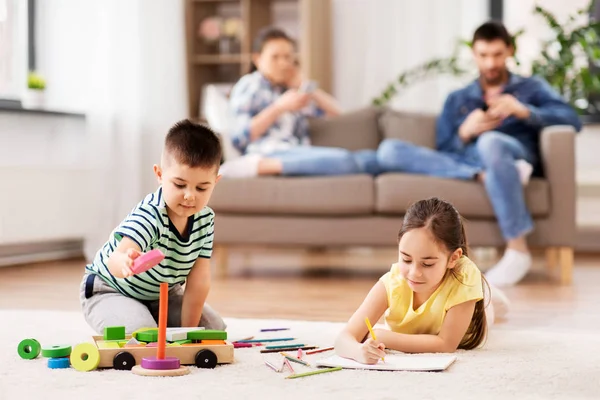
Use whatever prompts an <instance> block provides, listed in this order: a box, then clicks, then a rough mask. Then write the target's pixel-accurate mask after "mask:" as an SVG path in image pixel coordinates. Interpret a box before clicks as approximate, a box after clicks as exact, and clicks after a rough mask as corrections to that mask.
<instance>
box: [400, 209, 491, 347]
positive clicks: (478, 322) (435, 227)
mask: <svg viewBox="0 0 600 400" xmlns="http://www.w3.org/2000/svg"><path fill="white" fill-rule="evenodd" d="M418 228H426V229H428V230H429V231H430V232H431V234H432V235H433V237H434V239H435V241H436V242H437V243H438V244H440V245H443V246H444V247H445V248H446V249H447V250H448V251H449V252H450V253H453V252H454V251H456V250H457V249H462V252H463V254H464V255H465V256H468V255H469V253H468V245H467V235H466V234H465V227H464V224H463V219H462V217H461V215H460V214H459V212H458V211H457V210H456V208H454V206H453V205H452V204H450V203H448V202H447V201H444V200H441V199H439V198H437V197H432V198H429V199H426V200H420V201H417V202H416V203H414V204H412V205H411V206H410V207H409V208H408V210H406V214H405V215H404V221H403V223H402V228H401V229H400V232H399V233H398V241H400V239H402V236H404V234H405V233H406V232H408V231H411V230H413V229H418ZM459 265H460V264H459ZM456 269H457V267H455V268H452V269H448V270H447V272H446V274H449V273H450V274H452V275H453V276H454V278H456V279H457V280H458V281H459V282H461V283H462V281H461V279H460V271H457V270H456ZM444 278H445V277H444ZM481 279H482V285H483V290H484V292H485V291H486V288H487V289H488V293H489V285H488V283H487V281H486V280H485V278H484V277H483V275H482V277H481ZM484 297H487V296H484ZM486 334H487V321H486V317H485V304H484V300H483V299H482V300H479V301H478V302H477V303H476V304H475V312H474V313H473V318H472V319H471V324H470V325H469V328H468V329H467V332H466V333H465V336H464V337H463V339H462V340H461V342H460V344H459V345H458V348H459V349H465V350H471V349H474V348H476V347H477V346H479V345H480V344H481V343H482V342H483V340H484V339H485V337H486Z"/></svg>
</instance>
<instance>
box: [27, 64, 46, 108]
mask: <svg viewBox="0 0 600 400" xmlns="http://www.w3.org/2000/svg"><path fill="white" fill-rule="evenodd" d="M45 89H46V80H45V79H44V78H43V77H42V76H41V75H40V74H39V73H36V72H34V71H31V72H29V74H28V75H27V90H26V91H25V95H24V96H23V99H22V104H23V107H24V108H42V107H43V106H44V103H45V101H44V97H45V96H44V94H45V93H44V91H45Z"/></svg>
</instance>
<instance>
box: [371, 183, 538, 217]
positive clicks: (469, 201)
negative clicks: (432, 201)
mask: <svg viewBox="0 0 600 400" xmlns="http://www.w3.org/2000/svg"><path fill="white" fill-rule="evenodd" d="M375 194H376V197H375V198H376V203H375V210H376V211H377V212H380V213H384V214H404V213H405V212H406V210H407V209H408V207H409V206H410V205H411V204H412V203H414V202H415V201H418V200H421V199H425V198H428V197H439V198H442V199H444V200H447V201H449V202H451V203H452V204H454V206H455V207H456V208H457V209H458V211H459V212H460V213H461V214H462V215H463V217H465V218H495V216H494V211H493V209H492V205H491V203H490V201H489V199H488V196H487V193H486V191H485V188H484V186H483V185H482V184H480V183H478V182H469V181H461V180H454V179H442V178H435V177H430V176H425V175H416V174H383V175H380V176H379V177H377V178H376V180H375ZM525 199H526V202H527V206H528V207H529V210H530V212H531V214H532V215H533V216H534V217H546V216H548V214H549V213H550V185H549V184H548V182H547V181H546V180H543V179H532V180H531V181H530V182H529V185H528V186H527V188H526V190H525Z"/></svg>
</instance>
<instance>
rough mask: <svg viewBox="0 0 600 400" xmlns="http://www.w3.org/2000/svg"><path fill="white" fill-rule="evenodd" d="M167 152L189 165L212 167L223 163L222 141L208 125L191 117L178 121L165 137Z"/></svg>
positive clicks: (193, 166)
mask: <svg viewBox="0 0 600 400" xmlns="http://www.w3.org/2000/svg"><path fill="white" fill-rule="evenodd" d="M165 152H168V153H169V154H172V155H173V157H175V159H176V160H177V161H178V162H180V163H182V164H185V165H187V166H189V167H192V168H195V167H202V168H211V167H217V168H218V166H219V165H220V164H221V157H222V150H221V141H220V140H219V138H218V137H217V135H215V133H214V132H213V131H212V129H210V128H209V127H207V126H204V125H201V124H196V123H194V122H192V121H190V120H189V119H184V120H181V121H179V122H177V123H176V124H175V125H173V127H172V128H171V129H169V132H168V133H167V137H166V138H165Z"/></svg>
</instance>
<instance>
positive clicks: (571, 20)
mask: <svg viewBox="0 0 600 400" xmlns="http://www.w3.org/2000/svg"><path fill="white" fill-rule="evenodd" d="M594 3H595V0H591V1H590V3H589V5H588V6H586V7H584V8H582V9H580V10H578V11H576V12H575V13H573V14H571V15H569V16H568V18H567V20H566V21H565V22H564V23H562V24H561V23H559V22H558V20H557V18H556V17H555V16H554V15H553V14H552V13H551V12H549V11H548V10H547V9H545V8H543V7H541V6H539V5H536V6H535V8H534V14H536V15H539V16H540V17H542V18H543V19H544V21H545V22H546V24H547V25H548V27H549V28H550V30H551V32H552V37H551V38H550V39H548V40H545V41H543V42H542V50H541V51H540V53H539V55H538V57H537V58H536V59H534V60H533V62H532V64H531V71H529V73H530V74H531V75H539V76H541V77H543V78H545V79H546V80H547V81H548V82H549V83H550V85H552V86H553V87H554V88H555V89H556V90H557V91H558V92H559V93H560V94H561V95H562V96H563V97H564V98H565V100H566V101H568V102H569V103H570V104H571V105H572V106H573V107H574V108H575V109H576V110H577V111H578V112H579V113H580V114H583V115H588V116H589V115H596V114H598V115H600V104H595V103H599V102H598V101H596V102H594V101H589V100H590V99H593V98H594V96H595V95H596V96H598V95H599V94H600V77H599V76H598V73H597V72H596V73H594V72H593V71H592V69H593V66H599V67H600V39H599V38H600V22H594V21H589V20H587V19H586V18H581V17H582V16H584V15H590V11H591V10H593V7H594ZM582 19H583V20H585V21H584V22H582ZM522 33H523V30H520V31H519V32H518V33H517V34H515V36H514V39H513V40H514V47H515V61H516V62H517V64H518V59H517V41H518V40H517V39H518V37H519V36H520V35H521V34H522ZM463 45H467V46H471V43H470V42H468V41H465V40H461V41H459V46H458V47H457V49H456V51H455V52H454V54H453V55H452V56H451V57H449V58H445V59H435V60H432V61H429V62H426V63H424V64H422V65H419V66H417V67H415V68H413V69H411V70H408V71H406V72H403V73H401V74H400V76H399V77H398V78H397V79H396V80H395V81H393V82H391V83H390V84H389V85H388V86H387V87H386V88H385V89H384V90H383V91H382V93H381V94H380V95H379V96H378V97H376V98H375V99H373V104H374V105H380V106H382V105H385V104H387V103H388V102H389V101H390V100H391V99H392V98H393V97H394V96H395V95H397V94H399V93H400V92H401V90H402V89H405V88H406V87H408V86H410V85H411V84H413V83H416V82H417V81H419V80H422V79H423V78H426V77H430V76H433V75H439V74H450V75H453V76H462V75H464V74H465V73H466V72H467V71H468V68H465V66H464V65H465V61H463V60H460V59H459V57H458V56H457V54H458V50H459V49H460V47H461V46H463Z"/></svg>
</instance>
